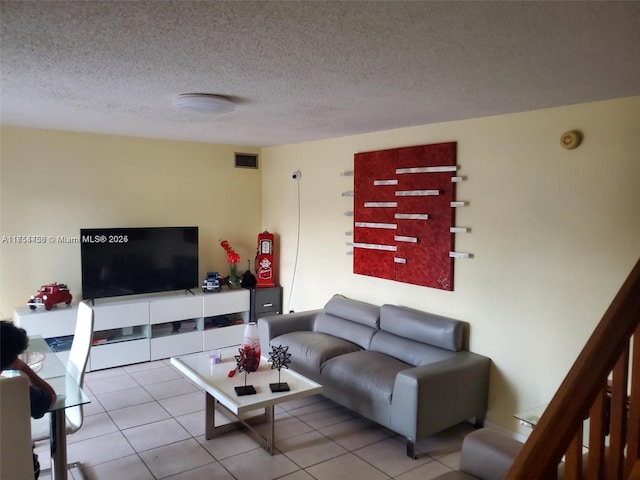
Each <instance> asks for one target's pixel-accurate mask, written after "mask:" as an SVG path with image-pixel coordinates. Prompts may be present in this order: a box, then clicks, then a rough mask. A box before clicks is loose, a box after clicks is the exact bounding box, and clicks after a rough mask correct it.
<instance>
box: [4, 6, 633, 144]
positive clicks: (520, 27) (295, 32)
mask: <svg viewBox="0 0 640 480" xmlns="http://www.w3.org/2000/svg"><path fill="white" fill-rule="evenodd" d="M1 5H2V11H1V16H0V22H1V35H2V38H1V42H2V43H1V44H0V49H1V50H0V67H1V84H0V95H1V96H0V107H1V108H0V119H1V121H2V123H3V124H10V125H21V126H32V127H43V128H55V129H63V130H76V131H90V132H102V133H111V134H120V135H132V136H144V137H160V138H172V139H183V140H195V141H203V142H212V143H234V144H246V145H258V146H265V145H278V144H285V143H292V142H300V141H307V140H313V139H321V138H330V137H339V136H344V135H352V134H357V133H363V132H371V131H378V130H385V129H390V128H396V127H406V126H410V125H421V124H428V123H434V122H442V121H447V120H458V119H465V118H474V117H482V116H487V115H495V114H501V113H509V112H520V111H527V110H532V109H538V108H545V107H553V106H560V105H569V104H574V103H581V102H589V101H595V100H604V99H609V98H617V97H625V96H632V95H639V94H640V2H638V1H631V2H483V1H474V2H436V1H429V2H421V1H411V2H403V1H386V2H368V1H338V2H324V1H306V2H284V1H276V2H264V1H263V2H254V1H232V2H219V1H200V2H188V1H135V2H131V1H122V2H121V1H88V2H84V1H64V2H56V1H37V2H25V1H5V0H2V3H1ZM189 92H209V93H215V94H222V95H228V96H230V97H232V98H233V99H234V100H235V101H236V102H237V107H236V109H235V111H233V112H232V113H229V114H226V115H222V116H218V117H212V116H207V115H202V114H196V113H189V112H186V111H179V110H177V109H176V108H174V107H173V106H172V99H173V97H174V96H175V95H176V94H179V93H189Z"/></svg>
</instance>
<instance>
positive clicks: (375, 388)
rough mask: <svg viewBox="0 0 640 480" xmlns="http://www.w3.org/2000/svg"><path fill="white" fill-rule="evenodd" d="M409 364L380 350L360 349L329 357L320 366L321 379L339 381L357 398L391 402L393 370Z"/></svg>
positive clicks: (334, 382)
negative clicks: (329, 358)
mask: <svg viewBox="0 0 640 480" xmlns="http://www.w3.org/2000/svg"><path fill="white" fill-rule="evenodd" d="M407 368H411V365H407V364H406V363H404V362H401V361H400V360H398V359H396V358H393V357H390V356H388V355H385V354H383V353H380V352H371V351H367V350H362V351H359V352H353V353H347V354H345V355H340V356H339V357H334V358H332V359H331V360H328V361H327V362H326V363H325V364H324V365H323V366H322V368H321V370H320V383H330V384H332V385H340V386H341V389H342V390H345V391H350V392H351V393H352V394H353V395H354V396H355V397H356V398H372V399H383V400H384V401H386V402H388V403H391V395H392V393H393V384H394V382H395V380H396V374H397V373H398V372H399V371H401V370H406V369H407Z"/></svg>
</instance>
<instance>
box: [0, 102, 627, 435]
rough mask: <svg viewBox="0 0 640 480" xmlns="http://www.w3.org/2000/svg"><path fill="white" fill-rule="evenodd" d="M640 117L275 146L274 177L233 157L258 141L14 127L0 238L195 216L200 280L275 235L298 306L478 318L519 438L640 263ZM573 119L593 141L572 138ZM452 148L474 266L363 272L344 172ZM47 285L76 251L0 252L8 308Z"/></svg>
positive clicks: (475, 326)
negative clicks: (227, 248)
mask: <svg viewBox="0 0 640 480" xmlns="http://www.w3.org/2000/svg"><path fill="white" fill-rule="evenodd" d="M638 125H640V97H634V98H629V99H618V100H612V101H606V102H598V103H590V104H583V105H575V106H570V107H564V108H557V109H548V110H540V111H534V112H527V113H521V114H513V115H504V116H496V117H489V118H480V119H474V120H468V121H460V122H449V123H443V124H438V125H426V126H419V127H412V128H404V129H398V130H392V131H387V132H377V133H371V134H366V135H359V136H352V137H344V138H336V139H330V140H326V141H318V142H310V143H304V144H297V145H285V146H280V147H269V148H265V149H263V150H262V152H261V167H262V171H261V172H260V171H255V170H244V169H234V168H233V167H232V162H233V160H232V159H233V152H234V151H244V152H257V151H258V150H257V149H255V148H247V147H233V146H221V145H206V144H196V143H183V142H173V141H161V140H145V139H138V138H128V137H113V136H101V135H92V134H82V133H66V132H55V131H46V130H32V129H22V128H13V127H3V128H2V130H1V137H0V141H1V150H0V153H1V156H0V236H1V235H37V234H42V235H69V236H74V235H77V234H78V231H79V229H80V228H82V227H97V226H114V225H116V226H143V225H189V224H191V225H198V226H199V227H200V245H201V248H200V253H201V264H200V272H201V275H203V274H204V272H206V271H207V270H211V269H213V270H220V271H223V270H224V269H225V268H226V264H225V262H224V256H223V252H222V249H221V248H220V247H219V246H218V243H217V242H218V239H220V238H227V239H228V240H229V241H230V242H231V243H232V245H233V246H234V247H236V248H237V249H238V250H239V251H240V253H241V255H242V258H243V262H244V261H245V260H246V258H252V257H253V255H254V252H255V242H256V233H257V232H259V231H261V230H262V229H268V230H269V231H272V232H274V233H276V235H277V239H278V242H277V249H278V254H279V261H278V265H279V267H280V272H279V274H278V276H279V279H280V283H281V284H282V285H283V287H284V309H285V310H289V309H294V310H296V311H301V310H305V309H309V308H317V307H321V306H322V305H323V304H324V303H325V302H326V301H327V300H328V299H329V298H330V297H331V295H332V294H334V293H336V292H338V293H343V294H345V295H347V296H351V297H353V298H358V299H361V300H366V301H370V302H372V303H376V304H382V303H396V304H400V305H406V306H410V307H413V308H418V309H424V310H429V311H431V312H434V313H439V314H443V315H448V316H451V317H454V318H459V319H462V320H465V321H467V322H469V323H470V325H471V349H472V350H474V351H477V352H479V353H483V354H485V355H488V356H490V357H491V358H492V359H493V362H494V368H493V372H492V381H491V394H490V411H489V420H490V421H492V422H495V423H496V424H498V425H501V426H503V427H505V428H508V429H510V430H514V431H515V430H517V429H518V427H517V425H516V423H515V421H514V420H513V419H512V414H513V413H514V412H516V411H519V410H523V409H526V408H529V407H534V406H537V405H539V404H544V403H546V402H547V401H548V400H549V399H550V397H551V395H552V394H553V392H555V390H556V388H557V386H558V384H559V383H560V382H561V380H562V378H563V377H564V375H565V374H566V372H567V370H568V369H569V367H570V366H571V364H572V362H573V361H574V359H575V357H576V356H577V354H578V352H579V351H580V349H581V348H582V346H583V345H584V343H585V341H586V339H587V338H588V336H589V335H590V333H591V331H592V330H593V328H594V327H595V325H596V324H597V322H598V320H599V319H600V317H601V315H602V313H603V312H604V310H605V308H606V307H607V305H608V304H609V302H610V301H611V299H612V297H613V295H614V294H615V292H616V291H617V289H618V287H619V286H620V284H621V282H622V281H623V279H624V277H625V276H626V274H627V273H628V271H629V270H630V269H631V267H632V265H633V264H634V263H635V261H636V260H637V259H638V257H639V256H640V215H639V214H638V206H639V205H640V188H638V187H637V182H638V179H639V178H640V153H639V152H640V135H638V127H637V126H638ZM574 128H575V129H580V130H582V131H583V133H584V135H585V140H584V143H583V145H582V146H581V147H580V148H578V149H577V150H573V151H567V150H564V149H562V148H560V146H559V137H560V134H561V133H562V132H564V131H566V130H570V129H574ZM442 141H457V142H458V164H459V165H460V167H461V170H460V174H462V175H464V176H466V177H467V181H465V182H464V183H462V184H460V185H459V186H458V199H459V200H467V201H468V202H469V206H468V207H465V208H462V209H460V210H459V211H458V221H457V224H458V225H460V226H467V227H470V228H471V229H472V230H471V233H469V234H466V235H460V236H459V237H458V239H457V249H458V250H460V251H468V252H471V253H473V254H474V258H473V259H470V260H456V261H455V262H456V263H455V291H454V292H444V291H439V290H434V289H429V288H424V287H417V286H412V285H406V284H401V283H396V282H392V281H388V280H380V279H375V278H369V277H364V276H359V275H353V273H352V264H351V257H349V256H347V255H346V252H347V250H348V248H347V246H346V242H348V241H350V240H351V238H350V237H347V236H345V235H344V233H345V231H348V230H351V229H352V217H346V216H344V215H343V212H344V211H346V210H350V209H351V206H352V204H351V200H352V199H351V198H349V197H341V196H340V194H341V192H343V191H346V190H350V189H352V178H351V177H341V176H340V172H342V171H345V170H351V169H352V168H353V154H354V153H356V152H362V151H370V150H377V149H384V148H393V147H400V146H407V145H420V144H428V143H436V142H442ZM296 169H300V170H301V171H302V179H301V181H300V182H299V183H296V182H294V181H293V180H291V176H290V174H291V172H292V171H293V170H296ZM261 175H262V184H261V183H260V181H261V178H260V176H261ZM298 187H300V214H301V222H300V244H299V258H298V262H297V270H296V273H295V282H294V283H293V284H292V279H293V268H294V265H295V264H296V258H295V253H296V247H297V241H296V239H297V226H298V222H297V217H298V209H297V205H298V200H297V198H298V189H297V188H298ZM260 205H262V211H260ZM242 267H243V268H241V270H243V269H244V264H243V265H242ZM51 281H65V282H68V283H69V284H70V286H71V289H72V292H73V293H75V294H78V293H79V292H80V254H79V246H78V245H69V244H46V245H15V244H6V243H5V244H0V317H2V318H8V317H11V315H12V309H13V307H14V306H16V305H22V304H24V302H25V301H26V300H27V298H28V296H29V295H30V294H31V293H33V292H34V291H35V289H36V288H37V287H38V286H39V285H40V284H41V283H44V282H51Z"/></svg>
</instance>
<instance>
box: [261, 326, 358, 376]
mask: <svg viewBox="0 0 640 480" xmlns="http://www.w3.org/2000/svg"><path fill="white" fill-rule="evenodd" d="M271 345H273V346H278V345H282V346H283V347H285V346H288V347H289V351H288V352H289V353H290V354H291V364H290V368H291V369H293V370H295V371H296V372H298V373H301V374H302V375H305V376H307V377H309V378H311V379H314V380H317V379H318V378H319V375H320V367H321V366H322V364H323V363H324V362H326V361H327V360H329V359H331V358H333V357H335V356H337V355H342V354H344V353H351V352H356V351H358V350H360V347H358V345H355V344H353V343H351V342H348V341H346V340H343V339H342V338H338V337H334V336H331V335H326V334H324V333H318V332H307V331H299V332H290V333H285V334H284V335H280V336H278V337H275V338H273V339H271Z"/></svg>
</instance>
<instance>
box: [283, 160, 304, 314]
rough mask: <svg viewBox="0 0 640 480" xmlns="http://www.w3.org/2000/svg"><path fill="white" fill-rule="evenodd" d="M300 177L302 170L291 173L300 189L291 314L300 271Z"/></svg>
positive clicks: (290, 296) (290, 293)
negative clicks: (294, 288) (295, 286)
mask: <svg viewBox="0 0 640 480" xmlns="http://www.w3.org/2000/svg"><path fill="white" fill-rule="evenodd" d="M300 177H302V173H301V172H300V170H296V171H295V172H292V173H291V178H292V179H293V181H295V182H296V185H297V187H298V226H297V236H296V257H295V261H294V262H293V275H292V277H291V288H290V289H289V305H288V307H289V308H287V310H288V311H289V313H292V312H293V310H291V298H292V297H293V286H294V285H295V282H296V271H297V270H298V254H299V253H300Z"/></svg>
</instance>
